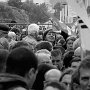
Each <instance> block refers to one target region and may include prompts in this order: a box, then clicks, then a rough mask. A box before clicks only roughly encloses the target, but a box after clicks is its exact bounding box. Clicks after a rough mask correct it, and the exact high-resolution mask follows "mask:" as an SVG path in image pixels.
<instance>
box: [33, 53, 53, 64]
mask: <svg viewBox="0 0 90 90" xmlns="http://www.w3.org/2000/svg"><path fill="white" fill-rule="evenodd" d="M35 54H36V56H37V58H38V61H39V63H38V64H41V63H46V64H52V61H51V55H50V54H47V53H44V52H40V53H38V52H37V53H35Z"/></svg>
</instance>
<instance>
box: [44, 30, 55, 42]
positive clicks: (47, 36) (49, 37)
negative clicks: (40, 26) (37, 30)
mask: <svg viewBox="0 0 90 90" xmlns="http://www.w3.org/2000/svg"><path fill="white" fill-rule="evenodd" d="M55 38H56V36H55V32H53V30H52V29H49V30H46V31H45V32H44V34H43V40H45V41H49V42H55Z"/></svg>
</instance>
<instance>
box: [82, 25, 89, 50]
mask: <svg viewBox="0 0 90 90" xmlns="http://www.w3.org/2000/svg"><path fill="white" fill-rule="evenodd" d="M82 26H83V27H81V29H80V36H81V37H80V38H81V47H82V48H83V49H84V50H90V40H89V39H90V29H89V28H87V27H86V26H85V25H82Z"/></svg>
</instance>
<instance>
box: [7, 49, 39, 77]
mask: <svg viewBox="0 0 90 90" xmlns="http://www.w3.org/2000/svg"><path fill="white" fill-rule="evenodd" d="M37 65H38V60H37V58H36V56H35V54H34V53H33V52H32V51H31V50H29V49H27V48H25V47H19V48H15V49H13V50H12V51H11V52H10V54H9V55H8V58H7V63H6V72H7V73H13V74H18V75H21V76H23V77H24V76H25V75H26V74H27V73H28V72H29V70H30V69H31V68H34V69H35V70H37Z"/></svg>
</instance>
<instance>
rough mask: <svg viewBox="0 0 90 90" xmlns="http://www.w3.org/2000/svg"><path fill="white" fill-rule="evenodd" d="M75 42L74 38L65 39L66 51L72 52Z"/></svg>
mask: <svg viewBox="0 0 90 90" xmlns="http://www.w3.org/2000/svg"><path fill="white" fill-rule="evenodd" d="M75 40H76V38H75V37H74V36H70V37H68V38H67V39H66V45H67V50H73V42H74V41H75Z"/></svg>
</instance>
